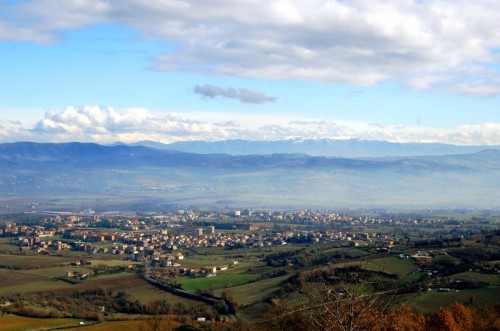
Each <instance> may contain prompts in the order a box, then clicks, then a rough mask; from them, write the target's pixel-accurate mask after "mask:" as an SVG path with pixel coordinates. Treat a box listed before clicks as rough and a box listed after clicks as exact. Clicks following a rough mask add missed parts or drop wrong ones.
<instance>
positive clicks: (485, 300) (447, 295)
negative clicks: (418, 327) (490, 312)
mask: <svg viewBox="0 0 500 331" xmlns="http://www.w3.org/2000/svg"><path fill="white" fill-rule="evenodd" d="M471 297H473V304H474V305H481V304H498V302H499V299H498V298H500V288H498V287H497V288H482V289H470V290H460V291H458V292H437V291H429V292H424V293H420V294H418V295H417V296H414V297H412V298H410V299H408V300H407V301H406V302H405V304H406V305H408V307H410V308H412V309H415V310H417V311H421V312H436V311H438V310H439V308H440V307H443V306H449V305H451V304H452V303H454V302H458V303H462V304H469V299H470V298H471Z"/></svg>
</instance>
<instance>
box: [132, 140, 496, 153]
mask: <svg viewBox="0 0 500 331" xmlns="http://www.w3.org/2000/svg"><path fill="white" fill-rule="evenodd" d="M130 145H131V146H147V147H153V148H157V149H169V150H176V151H181V152H188V153H202V154H212V153H225V154H230V155H252V154H276V153H299V154H308V155H312V156H337V157H354V158H357V157H365V158H367V157H401V156H407V157H409V156H422V155H447V154H469V153H475V152H479V151H482V150H485V149H500V146H486V145H476V146H457V145H450V144H442V143H393V142H387V141H374V140H358V139H349V140H339V139H329V138H316V139H314V138H293V139H283V140H273V141H253V140H223V141H182V142H174V143H171V144H162V143H159V142H154V141H140V142H137V143H133V144H130Z"/></svg>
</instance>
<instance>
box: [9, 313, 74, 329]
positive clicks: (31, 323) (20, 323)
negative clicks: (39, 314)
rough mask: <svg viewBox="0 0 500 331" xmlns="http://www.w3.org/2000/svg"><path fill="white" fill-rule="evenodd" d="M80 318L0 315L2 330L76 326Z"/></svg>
mask: <svg viewBox="0 0 500 331" xmlns="http://www.w3.org/2000/svg"><path fill="white" fill-rule="evenodd" d="M81 321H82V320H77V319H71V318H30V317H22V316H16V315H3V316H0V328H1V329H2V330H3V331H23V330H44V329H50V328H61V327H71V326H78V325H79V324H80V322H81Z"/></svg>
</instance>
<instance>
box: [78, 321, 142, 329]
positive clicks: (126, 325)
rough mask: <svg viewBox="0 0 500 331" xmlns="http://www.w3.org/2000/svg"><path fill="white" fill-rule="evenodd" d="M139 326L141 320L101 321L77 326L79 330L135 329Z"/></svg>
mask: <svg viewBox="0 0 500 331" xmlns="http://www.w3.org/2000/svg"><path fill="white" fill-rule="evenodd" d="M140 327H141V321H116V322H114V321H113V322H102V323H99V324H95V325H89V326H84V327H81V328H78V330H81V331H128V330H130V331H136V330H139V328H140Z"/></svg>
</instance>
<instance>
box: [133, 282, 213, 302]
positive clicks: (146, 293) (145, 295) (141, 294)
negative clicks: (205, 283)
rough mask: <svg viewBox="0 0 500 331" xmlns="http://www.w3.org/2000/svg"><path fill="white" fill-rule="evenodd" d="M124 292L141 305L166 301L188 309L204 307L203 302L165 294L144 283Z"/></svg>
mask: <svg viewBox="0 0 500 331" xmlns="http://www.w3.org/2000/svg"><path fill="white" fill-rule="evenodd" d="M124 290H125V292H127V293H128V294H130V295H131V296H132V298H133V299H134V300H139V301H140V302H141V303H143V304H147V303H149V302H154V301H158V300H166V301H167V302H168V303H170V304H171V305H176V304H179V303H180V304H184V305H186V306H188V307H195V308H196V307H201V306H206V304H204V303H203V302H200V301H196V300H190V299H187V298H183V297H180V296H177V295H173V294H171V293H169V292H165V291H163V290H161V289H158V288H157V287H155V286H153V285H150V284H149V283H147V282H146V281H144V283H142V284H137V285H135V286H132V287H129V288H127V289H124Z"/></svg>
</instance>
